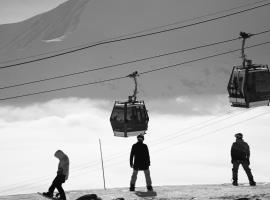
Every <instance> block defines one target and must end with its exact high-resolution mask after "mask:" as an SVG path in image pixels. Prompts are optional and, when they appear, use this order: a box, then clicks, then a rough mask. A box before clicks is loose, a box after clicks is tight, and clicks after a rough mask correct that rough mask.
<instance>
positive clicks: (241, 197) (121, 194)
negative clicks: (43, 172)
mask: <svg viewBox="0 0 270 200" xmlns="http://www.w3.org/2000/svg"><path fill="white" fill-rule="evenodd" d="M154 189H155V192H146V189H145V188H136V192H129V191H128V188H114V189H107V190H87V191H86V190H82V191H78V190H77V191H67V192H66V194H67V199H69V200H75V199H77V198H79V197H81V196H83V195H86V194H93V193H94V194H97V195H98V196H99V197H100V198H101V199H103V200H113V199H116V198H124V199H128V200H135V199H156V200H167V199H170V200H171V199H172V200H176V199H194V200H199V199H234V200H236V199H237V200H263V199H270V183H259V184H257V186H256V187H250V186H249V185H247V184H243V185H240V186H238V187H234V186H232V185H230V184H223V185H183V186H157V187H154ZM23 199H27V200H42V199H45V198H43V197H41V196H40V195H38V194H18V195H12V196H0V200H23Z"/></svg>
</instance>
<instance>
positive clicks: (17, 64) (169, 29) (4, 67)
mask: <svg viewBox="0 0 270 200" xmlns="http://www.w3.org/2000/svg"><path fill="white" fill-rule="evenodd" d="M269 5H270V3H265V4H262V5H259V6H254V7H252V8H248V9H244V10H240V11H237V12H234V13H230V14H226V15H223V16H219V17H214V18H212V19H207V20H202V21H199V22H195V23H191V24H187V25H183V26H179V27H174V28H168V29H165V30H161V31H156V32H152V33H146V34H141V35H136V36H130V37H125V38H119V39H111V40H105V41H104V40H103V41H100V42H97V43H94V44H91V45H88V46H86V47H80V48H77V49H74V50H70V51H67V52H62V53H59V54H55V55H50V56H47V57H43V58H38V59H34V60H30V61H25V62H20V63H15V64H10V65H5V66H0V69H6V68H11V67H15V66H19V65H24V64H29V63H33V62H38V61H42V60H46V59H49V58H54V57H58V56H62V55H66V54H69V53H74V52H77V51H81V50H84V49H88V48H92V47H96V46H101V45H105V44H110V43H116V42H122V41H126V40H131V39H137V38H142V37H146V36H152V35H157V34H162V33H166V32H170V31H175V30H179V29H183V28H187V27H191V26H195V25H199V24H203V23H206V22H211V21H215V20H219V19H222V18H226V17H230V16H233V15H238V14H241V13H244V12H247V11H251V10H254V9H258V8H262V7H264V6H269Z"/></svg>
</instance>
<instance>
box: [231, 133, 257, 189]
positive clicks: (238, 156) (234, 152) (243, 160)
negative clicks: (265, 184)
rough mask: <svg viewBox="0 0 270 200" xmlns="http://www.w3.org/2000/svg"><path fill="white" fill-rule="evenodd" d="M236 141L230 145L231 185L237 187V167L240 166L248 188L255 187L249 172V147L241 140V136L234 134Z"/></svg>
mask: <svg viewBox="0 0 270 200" xmlns="http://www.w3.org/2000/svg"><path fill="white" fill-rule="evenodd" d="M235 137H236V141H235V142H234V143H233V144H232V147H231V158H232V161H231V162H232V164H233V168H232V179H233V183H232V184H233V185H234V186H238V169H239V165H240V164H241V165H242V166H243V168H244V170H245V172H246V174H247V177H248V180H249V184H250V186H255V185H256V182H255V181H254V179H253V176H252V173H251V170H250V168H249V164H250V162H249V157H250V150H249V146H248V144H247V143H246V142H244V140H243V134H242V133H237V134H235Z"/></svg>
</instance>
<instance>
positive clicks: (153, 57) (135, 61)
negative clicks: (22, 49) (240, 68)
mask: <svg viewBox="0 0 270 200" xmlns="http://www.w3.org/2000/svg"><path fill="white" fill-rule="evenodd" d="M268 32H270V29H269V30H265V31H262V32H259V33H255V34H252V36H257V35H261V34H265V33H268ZM239 39H241V38H240V37H237V38H233V39H229V40H224V41H220V42H214V43H210V44H204V45H200V46H196V47H191V48H187V49H182V50H178V51H173V52H168V53H164V54H159V55H156V56H150V57H145V58H140V59H135V60H132V61H127V62H122V63H118V64H113V65H108V66H104V67H95V68H93V69H88V70H83V71H78V72H73V73H69V74H63V75H59V76H53V77H48V78H44V79H39V80H34V81H29V82H24V83H20V84H14V85H8V86H2V87H0V90H2V89H9V88H14V87H19V86H24V85H29V84H34V83H41V82H44V81H50V80H54V79H59V78H65V77H70V76H75V75H79V74H85V73H89V72H93V71H98V70H104V69H109V68H115V67H119V66H122V65H127V64H132V63H137V62H142V61H146V60H151V59H155V58H160V57H164V56H169V55H174V54H178V53H183V52H186V51H192V50H196V49H200V48H205V47H210V46H215V45H218V44H224V43H228V42H233V41H236V40H239Z"/></svg>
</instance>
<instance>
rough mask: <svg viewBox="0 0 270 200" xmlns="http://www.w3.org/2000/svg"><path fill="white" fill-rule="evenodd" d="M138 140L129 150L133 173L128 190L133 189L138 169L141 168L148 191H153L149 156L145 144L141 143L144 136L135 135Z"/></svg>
mask: <svg viewBox="0 0 270 200" xmlns="http://www.w3.org/2000/svg"><path fill="white" fill-rule="evenodd" d="M137 140H138V142H137V143H135V144H133V145H132V148H131V152H130V159H129V161H130V167H131V168H133V173H132V176H131V180H130V188H129V190H130V191H134V190H135V184H136V180H137V175H138V171H140V170H143V171H144V175H145V180H146V186H147V190H148V191H153V188H152V180H151V177H150V170H149V166H150V156H149V150H148V147H147V145H146V144H144V143H143V141H144V136H143V135H138V136H137Z"/></svg>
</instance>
